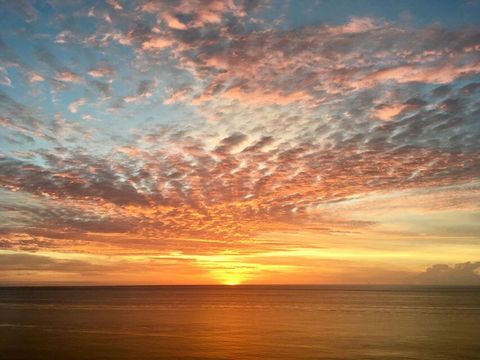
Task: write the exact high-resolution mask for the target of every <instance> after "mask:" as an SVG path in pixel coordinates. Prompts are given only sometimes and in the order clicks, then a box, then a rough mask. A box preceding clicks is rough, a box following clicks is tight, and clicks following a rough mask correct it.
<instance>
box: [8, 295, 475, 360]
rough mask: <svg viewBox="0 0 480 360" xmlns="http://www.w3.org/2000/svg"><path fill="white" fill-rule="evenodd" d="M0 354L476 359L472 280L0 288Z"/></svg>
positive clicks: (136, 358)
mask: <svg viewBox="0 0 480 360" xmlns="http://www.w3.org/2000/svg"><path fill="white" fill-rule="evenodd" d="M0 359H2V360H7V359H26V360H35V359H48V360H54V359H62V360H63V359H65V360H74V359H89V360H96V359H115V360H121V359H129V360H141V359H389V360H390V359H428V360H441V359H448V360H461V359H480V288H479V287H476V288H475V287H428V288H426V287H386V286H382V287H378V286H377V287H374V286H152V287H147V286H145V287H57V288H55V287H51V288H33V287H32V288H0Z"/></svg>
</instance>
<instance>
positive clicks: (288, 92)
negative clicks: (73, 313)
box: [0, 0, 480, 285]
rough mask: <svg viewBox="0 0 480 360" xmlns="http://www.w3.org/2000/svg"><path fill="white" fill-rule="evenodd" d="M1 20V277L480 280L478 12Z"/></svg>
mask: <svg viewBox="0 0 480 360" xmlns="http://www.w3.org/2000/svg"><path fill="white" fill-rule="evenodd" d="M0 13H1V14H2V15H1V16H0V29H1V32H0V284H3V285H25V284H28V285H37V284H92V285H96V284H232V285H233V284H447V285H462V284H480V141H479V138H480V2H478V1H471V0H470V1H446V0H445V1H408V0H406V1H393V0H386V1H380V0H378V1H373V0H368V1H365V0H359V1H342V0H335V1H333V0H330V1H327V0H325V1H313V0H312V1H307V0H299V1H277V0H258V1H256V0H237V1H234V0H225V1H218V0H202V1H200V0H197V1H196V0H189V1H187V0H172V1H152V0H139V1H122V0H106V1H105V2H103V1H77V0H75V1H73V0H44V1H27V0H16V1H8V0H2V1H0Z"/></svg>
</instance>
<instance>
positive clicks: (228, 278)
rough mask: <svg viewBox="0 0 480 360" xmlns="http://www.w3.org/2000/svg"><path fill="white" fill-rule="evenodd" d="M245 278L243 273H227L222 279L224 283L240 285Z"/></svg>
mask: <svg viewBox="0 0 480 360" xmlns="http://www.w3.org/2000/svg"><path fill="white" fill-rule="evenodd" d="M244 280H245V277H244V276H242V274H225V275H224V276H223V278H222V280H221V282H222V284H223V285H228V286H235V285H240V284H241V283H242V282H243V281H244Z"/></svg>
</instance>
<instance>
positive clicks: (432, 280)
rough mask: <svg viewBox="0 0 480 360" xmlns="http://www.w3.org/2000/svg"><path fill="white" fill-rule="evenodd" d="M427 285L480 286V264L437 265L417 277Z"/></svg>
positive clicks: (418, 281)
mask: <svg viewBox="0 0 480 360" xmlns="http://www.w3.org/2000/svg"><path fill="white" fill-rule="evenodd" d="M416 282H417V283H420V284H425V285H480V262H466V263H462V264H455V265H446V264H436V265H432V266H431V267H429V268H428V269H427V270H425V272H423V273H421V274H419V275H418V276H417V277H416Z"/></svg>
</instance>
